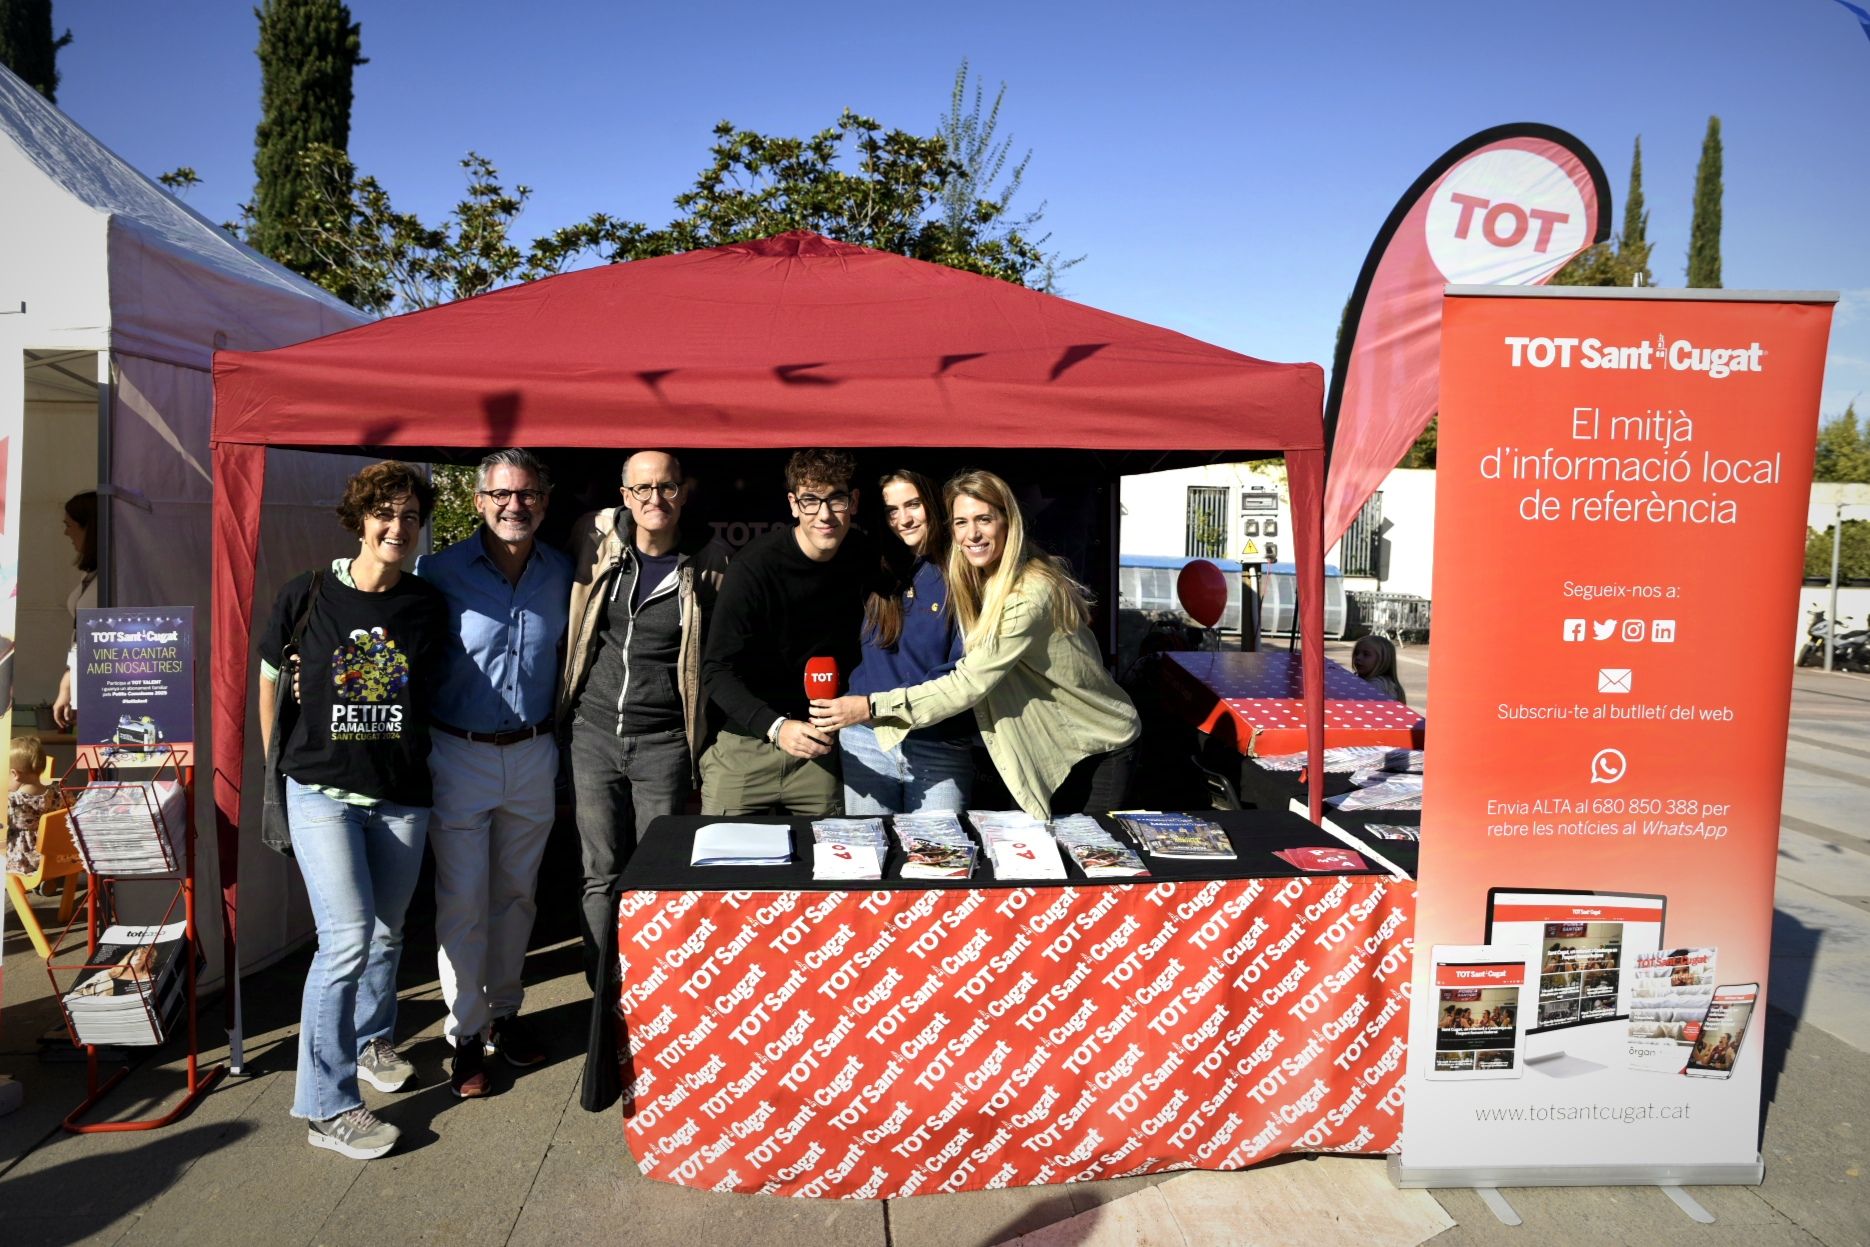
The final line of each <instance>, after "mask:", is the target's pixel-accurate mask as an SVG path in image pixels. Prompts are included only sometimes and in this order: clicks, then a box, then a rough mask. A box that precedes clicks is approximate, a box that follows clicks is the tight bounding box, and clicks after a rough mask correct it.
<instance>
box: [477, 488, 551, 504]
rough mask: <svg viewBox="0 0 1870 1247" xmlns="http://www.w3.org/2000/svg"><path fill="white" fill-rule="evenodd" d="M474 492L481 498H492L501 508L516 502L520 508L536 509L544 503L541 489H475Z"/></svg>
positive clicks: (543, 491)
mask: <svg viewBox="0 0 1870 1247" xmlns="http://www.w3.org/2000/svg"><path fill="white" fill-rule="evenodd" d="M474 492H475V493H477V494H479V495H480V496H481V497H483V498H492V499H493V500H494V501H495V502H497V503H499V504H500V505H501V506H505V505H506V504H507V503H509V502H517V503H519V505H521V506H522V507H536V506H538V505H539V504H540V503H542V502H544V501H545V490H543V489H477V490H475V491H474Z"/></svg>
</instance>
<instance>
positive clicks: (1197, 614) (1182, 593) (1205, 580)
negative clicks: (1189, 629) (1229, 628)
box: [1175, 559, 1227, 628]
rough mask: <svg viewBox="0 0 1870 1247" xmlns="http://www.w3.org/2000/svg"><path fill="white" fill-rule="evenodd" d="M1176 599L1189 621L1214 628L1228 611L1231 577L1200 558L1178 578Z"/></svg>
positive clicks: (1184, 569)
mask: <svg viewBox="0 0 1870 1247" xmlns="http://www.w3.org/2000/svg"><path fill="white" fill-rule="evenodd" d="M1175 596H1176V597H1178V598H1180V599H1182V609H1183V610H1185V611H1187V612H1188V615H1189V618H1191V619H1193V620H1194V621H1195V622H1196V623H1198V624H1200V625H1201V626H1202V627H1204V628H1212V627H1213V626H1214V625H1215V624H1217V623H1219V622H1221V616H1222V614H1224V613H1225V612H1226V610H1227V577H1226V575H1224V574H1223V573H1222V571H1221V569H1220V568H1218V567H1216V566H1215V565H1214V564H1212V563H1210V562H1208V560H1206V559H1196V560H1194V561H1193V562H1192V563H1189V564H1188V565H1187V566H1185V567H1183V568H1182V572H1181V574H1180V575H1179V576H1177V577H1176V578H1175Z"/></svg>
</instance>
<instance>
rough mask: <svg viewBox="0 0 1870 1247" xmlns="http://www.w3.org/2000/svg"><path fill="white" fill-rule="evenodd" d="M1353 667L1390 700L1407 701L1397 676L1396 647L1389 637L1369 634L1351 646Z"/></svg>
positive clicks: (1407, 697) (1366, 681)
mask: <svg viewBox="0 0 1870 1247" xmlns="http://www.w3.org/2000/svg"><path fill="white" fill-rule="evenodd" d="M1351 667H1352V669H1353V670H1355V671H1356V672H1357V674H1358V675H1360V676H1362V677H1363V680H1364V683H1366V684H1368V685H1370V686H1371V687H1372V688H1374V689H1376V691H1377V692H1379V693H1381V694H1382V695H1383V696H1384V697H1386V698H1388V699H1389V700H1390V701H1400V702H1407V701H1408V700H1409V696H1408V694H1406V693H1404V692H1403V686H1402V681H1401V680H1398V679H1397V678H1396V647H1395V646H1394V645H1392V644H1391V643H1390V641H1389V638H1388V637H1380V636H1367V637H1361V638H1359V639H1358V642H1357V644H1356V645H1354V646H1352V647H1351Z"/></svg>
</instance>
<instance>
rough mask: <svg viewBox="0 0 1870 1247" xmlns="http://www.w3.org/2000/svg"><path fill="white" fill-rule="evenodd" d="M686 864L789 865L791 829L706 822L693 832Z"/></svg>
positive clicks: (773, 825)
mask: <svg viewBox="0 0 1870 1247" xmlns="http://www.w3.org/2000/svg"><path fill="white" fill-rule="evenodd" d="M688 864H689V865H690V866H789V865H791V864H792V828H791V827H790V826H788V825H787V824H785V823H706V824H704V825H703V826H701V827H700V828H698V829H697V830H696V832H695V848H694V852H692V853H691V854H690V855H689V858H688Z"/></svg>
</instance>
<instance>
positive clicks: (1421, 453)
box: [1396, 414, 1441, 468]
mask: <svg viewBox="0 0 1870 1247" xmlns="http://www.w3.org/2000/svg"><path fill="white" fill-rule="evenodd" d="M1440 423H1441V416H1440V415H1439V414H1437V415H1433V416H1430V417H1429V418H1428V427H1427V428H1425V429H1423V430H1422V432H1421V434H1420V435H1418V436H1417V437H1416V439H1415V444H1414V445H1412V446H1410V447H1409V450H1408V453H1406V454H1405V455H1403V457H1402V462H1401V463H1399V464H1397V465H1396V466H1397V467H1399V468H1432V467H1434V466H1435V439H1436V433H1437V426H1438V425H1440Z"/></svg>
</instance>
